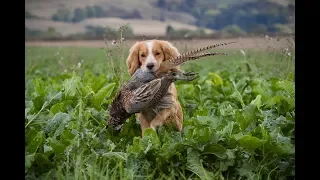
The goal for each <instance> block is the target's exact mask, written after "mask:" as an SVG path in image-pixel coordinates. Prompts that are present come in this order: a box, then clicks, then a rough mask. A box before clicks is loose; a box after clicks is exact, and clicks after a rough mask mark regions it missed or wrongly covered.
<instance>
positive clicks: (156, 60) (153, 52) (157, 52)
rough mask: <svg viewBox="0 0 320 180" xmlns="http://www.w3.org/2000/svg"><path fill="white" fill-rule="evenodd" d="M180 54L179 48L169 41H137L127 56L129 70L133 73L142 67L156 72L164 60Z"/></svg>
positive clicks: (144, 69) (147, 70) (146, 70)
mask: <svg viewBox="0 0 320 180" xmlns="http://www.w3.org/2000/svg"><path fill="white" fill-rule="evenodd" d="M178 55H179V52H178V50H177V49H176V48H175V47H173V46H172V44H170V43H169V42H167V41H161V40H148V41H141V42H137V43H136V44H135V45H133V46H132V47H131V49H130V53H129V56H128V58H127V66H128V71H129V73H130V74H131V75H132V74H133V73H134V72H135V71H136V69H137V68H139V67H141V69H142V70H143V71H145V72H155V71H158V70H159V69H160V65H161V63H162V62H163V61H165V60H167V59H169V58H172V57H175V56H178Z"/></svg>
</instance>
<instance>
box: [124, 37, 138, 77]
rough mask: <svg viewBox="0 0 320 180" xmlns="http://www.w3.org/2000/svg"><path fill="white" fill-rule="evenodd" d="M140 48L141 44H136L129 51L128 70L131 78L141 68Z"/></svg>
mask: <svg viewBox="0 0 320 180" xmlns="http://www.w3.org/2000/svg"><path fill="white" fill-rule="evenodd" d="M139 47H140V42H136V43H135V44H134V45H133V46H132V47H131V48H130V50H129V56H128V58H127V68H128V72H129V74H130V76H132V75H133V74H134V72H136V70H137V69H138V68H139V67H140V61H139Z"/></svg>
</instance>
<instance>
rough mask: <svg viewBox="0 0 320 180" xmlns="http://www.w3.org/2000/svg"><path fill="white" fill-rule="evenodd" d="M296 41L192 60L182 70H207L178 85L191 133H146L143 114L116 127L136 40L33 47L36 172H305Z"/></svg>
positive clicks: (29, 75) (162, 175)
mask: <svg viewBox="0 0 320 180" xmlns="http://www.w3.org/2000/svg"><path fill="white" fill-rule="evenodd" d="M118 42H121V40H119V41H118ZM287 42H288V43H287V45H286V47H285V48H280V49H272V48H271V49H267V50H250V49H226V48H225V49H224V48H219V49H214V50H215V51H219V52H226V53H228V54H229V56H216V57H207V58H203V59H201V60H199V61H192V62H187V63H186V64H184V65H183V66H182V69H183V70H185V71H195V72H198V73H200V77H199V79H196V80H194V81H192V82H176V83H175V84H176V86H177V89H178V95H179V101H180V102H181V105H182V107H183V113H184V124H183V131H182V132H177V131H175V130H174V129H173V128H172V127H171V126H163V127H160V128H159V129H158V130H157V132H155V131H153V130H152V129H147V131H146V133H145V137H143V138H141V130H140V126H139V122H138V121H137V120H136V118H135V117H132V118H130V119H128V120H127V121H126V123H125V124H124V126H123V129H122V131H121V132H120V133H118V134H114V133H112V131H110V129H108V128H106V119H107V118H108V106H109V105H110V102H111V101H112V100H113V97H114V95H115V93H116V91H117V90H118V88H119V86H120V85H121V84H122V83H123V82H124V81H126V80H127V79H128V78H129V75H128V73H127V71H126V66H125V59H126V57H127V55H128V49H129V47H130V45H128V44H125V43H116V44H114V45H113V46H108V47H105V48H103V47H101V48H92V47H91V48H88V47H58V46H57V47H41V46H26V48H25V51H26V59H25V84H26V85H25V177H26V179H58V180H59V179H61V180H64V179H68V180H80V179H81V180H85V179H90V180H99V179H110V180H111V179H135V180H136V179H207V180H212V179H217V180H218V179H219V180H220V179H221V180H222V179H230V180H231V179H234V180H239V179H252V180H253V179H254V180H259V179H261V180H262V179H263V180H265V179H267V180H269V179H270V180H271V179H272V180H273V179H279V180H285V179H295V178H294V177H295V140H294V137H295V136H294V128H295V83H294V81H295V76H294V66H295V63H294V61H295V54H294V39H288V41H287ZM212 43H215V42H214V41H213V42H212ZM178 49H180V51H181V52H184V51H185V50H186V49H188V43H185V44H181V45H180V46H178Z"/></svg>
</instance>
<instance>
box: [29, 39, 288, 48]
mask: <svg viewBox="0 0 320 180" xmlns="http://www.w3.org/2000/svg"><path fill="white" fill-rule="evenodd" d="M229 41H239V42H238V43H235V44H230V45H228V46H225V47H223V48H231V49H268V48H269V49H281V48H286V47H288V46H290V45H292V41H293V39H292V37H279V38H278V37H273V38H271V39H270V38H266V37H256V38H232V39H201V40H196V39H195V40H174V41H171V42H172V43H173V44H175V45H176V46H179V47H180V48H181V49H183V48H197V47H202V46H206V45H210V44H215V43H222V42H229ZM111 42H112V40H109V41H107V42H106V43H105V41H103V40H101V41H57V42H54V41H35V42H25V45H26V46H58V47H65V46H71V47H72V46H73V47H97V48H102V47H106V46H107V47H109V46H112V45H111ZM134 42H135V40H128V41H125V42H124V43H125V45H126V46H131V45H132V44H133V43H134Z"/></svg>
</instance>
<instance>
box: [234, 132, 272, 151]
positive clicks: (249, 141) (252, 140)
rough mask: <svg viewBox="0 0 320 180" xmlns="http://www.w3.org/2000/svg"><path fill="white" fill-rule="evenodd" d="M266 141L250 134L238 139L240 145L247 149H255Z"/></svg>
mask: <svg viewBox="0 0 320 180" xmlns="http://www.w3.org/2000/svg"><path fill="white" fill-rule="evenodd" d="M266 142H267V141H266V140H263V139H259V138H257V137H254V136H250V135H244V136H242V137H241V138H240V139H239V143H240V145H241V146H242V147H244V148H246V149H248V150H255V149H257V148H259V147H261V146H262V145H263V144H265V143H266Z"/></svg>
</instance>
